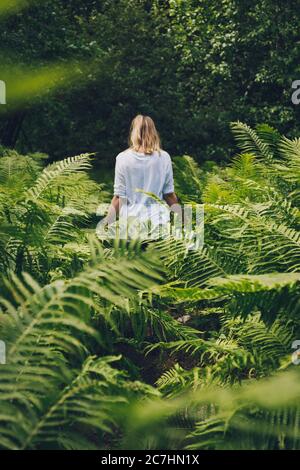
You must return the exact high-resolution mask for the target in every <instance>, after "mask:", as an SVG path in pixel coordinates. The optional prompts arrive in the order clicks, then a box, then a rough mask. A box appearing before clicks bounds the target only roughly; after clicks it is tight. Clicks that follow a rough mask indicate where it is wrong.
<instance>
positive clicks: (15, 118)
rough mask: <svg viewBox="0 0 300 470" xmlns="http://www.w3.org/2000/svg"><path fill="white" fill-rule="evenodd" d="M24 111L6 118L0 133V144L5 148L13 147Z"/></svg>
mask: <svg viewBox="0 0 300 470" xmlns="http://www.w3.org/2000/svg"><path fill="white" fill-rule="evenodd" d="M25 114H26V111H16V112H14V113H13V114H11V115H9V116H8V117H7V121H6V123H5V124H4V126H3V128H2V132H1V139H0V140H1V144H2V145H4V146H5V147H15V145H16V143H17V141H18V137H19V134H20V130H21V128H22V124H23V121H24V118H25Z"/></svg>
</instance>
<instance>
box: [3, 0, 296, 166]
mask: <svg viewBox="0 0 300 470" xmlns="http://www.w3.org/2000/svg"><path fill="white" fill-rule="evenodd" d="M2 5H3V6H2ZM298 10H299V2H298V1H297V0H289V1H288V2H285V1H282V0H242V1H241V0H184V1H183V0H101V1H100V0H84V1H83V0H68V1H67V2H63V1H61V0H43V1H41V0H14V1H11V0H10V1H7V0H2V1H1V7H0V15H1V28H0V44H1V47H0V63H1V71H0V73H1V76H0V79H2V80H5V81H6V82H7V84H8V99H7V102H8V104H7V106H6V107H3V106H2V107H0V113H1V114H0V141H1V143H2V144H3V145H6V146H16V147H17V149H18V150H19V151H20V153H24V154H27V153H29V152H33V151H43V152H45V153H47V154H49V155H50V156H51V159H58V158H59V159H61V158H63V157H64V156H65V155H76V154H78V153H85V152H98V159H99V161H100V163H101V164H103V165H106V166H110V167H112V166H113V162H114V157H115V155H116V154H117V153H119V152H120V150H121V149H122V148H124V145H125V142H126V139H127V132H128V127H129V123H130V121H131V119H132V118H133V117H134V116H135V115H136V114H137V113H139V112H141V113H142V114H149V115H151V116H152V117H153V118H154V119H155V121H156V122H157V124H158V128H159V129H160V132H161V134H162V138H163V143H164V146H165V148H166V149H167V150H168V151H169V152H170V153H171V154H172V155H182V154H184V153H187V154H189V155H192V156H193V157H194V158H195V159H196V160H197V161H198V162H203V161H205V160H214V161H219V162H220V161H223V160H225V159H227V160H228V158H229V156H230V154H231V150H232V149H233V140H232V138H231V135H230V133H229V132H228V125H229V122H231V121H236V120H241V121H243V122H247V123H248V124H250V125H252V126H255V125H256V124H257V123H260V122H268V123H272V125H273V126H274V127H276V128H277V129H279V130H280V132H282V133H283V134H285V135H287V136H288V137H293V136H295V135H296V136H297V135H299V131H300V128H299V122H300V119H299V118H300V115H299V110H300V107H299V106H294V105H293V104H292V103H291V94H292V88H291V86H292V82H293V81H294V80H297V79H299V76H300V70H299V60H298V59H299V57H298V56H299V53H298V50H299V31H298V30H299V17H298Z"/></svg>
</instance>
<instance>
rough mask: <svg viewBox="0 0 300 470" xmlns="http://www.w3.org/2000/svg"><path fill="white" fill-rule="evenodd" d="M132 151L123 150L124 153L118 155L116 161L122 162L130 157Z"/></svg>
mask: <svg viewBox="0 0 300 470" xmlns="http://www.w3.org/2000/svg"><path fill="white" fill-rule="evenodd" d="M130 153H131V151H130V149H126V150H123V151H122V152H120V153H118V155H117V156H116V160H118V161H119V160H122V159H124V158H126V157H128V155H130Z"/></svg>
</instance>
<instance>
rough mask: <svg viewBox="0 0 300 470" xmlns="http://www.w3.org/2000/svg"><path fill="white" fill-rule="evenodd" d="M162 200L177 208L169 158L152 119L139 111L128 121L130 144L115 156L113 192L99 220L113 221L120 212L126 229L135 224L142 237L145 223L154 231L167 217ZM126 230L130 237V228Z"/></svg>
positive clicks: (138, 234) (167, 219)
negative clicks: (106, 208) (105, 214)
mask: <svg viewBox="0 0 300 470" xmlns="http://www.w3.org/2000/svg"><path fill="white" fill-rule="evenodd" d="M163 201H165V202H166V203H167V204H168V206H169V207H170V208H171V210H173V211H175V212H177V211H178V199H177V197H176V194H175V192H174V182H173V171H172V162H171V158H170V155H169V154H168V153H167V152H165V151H164V150H162V149H161V144H160V138H159V135H158V132H157V130H156V127H155V124H154V122H153V120H152V119H151V118H150V117H149V116H142V115H138V116H136V117H135V118H134V119H133V121H132V123H131V128H130V135H129V148H128V149H127V150H125V151H124V152H122V153H120V154H119V155H118V156H117V158H116V166H115V181H114V196H113V198H112V201H111V205H110V208H109V211H108V214H107V216H106V218H105V219H104V220H103V221H102V224H103V223H104V224H112V223H113V222H115V220H116V216H117V214H119V218H120V221H123V227H124V221H126V223H125V225H126V229H128V228H129V229H130V227H133V226H134V227H135V229H134V234H135V235H134V238H136V237H138V238H145V233H144V229H145V227H146V226H147V230H148V229H149V226H150V232H151V234H152V235H153V233H154V232H155V231H156V229H157V228H158V227H160V228H161V227H164V226H167V225H168V223H169V220H170V211H169V209H168V208H167V207H166V205H165V204H164V203H163ZM149 223H150V224H149ZM142 228H143V229H142ZM141 230H143V234H141ZM129 232H130V233H129V237H131V238H133V236H132V234H133V231H132V230H131V231H130V230H129ZM127 235H128V231H127Z"/></svg>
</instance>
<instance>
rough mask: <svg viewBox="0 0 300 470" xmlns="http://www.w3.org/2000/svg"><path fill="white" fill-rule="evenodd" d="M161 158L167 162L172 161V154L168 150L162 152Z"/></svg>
mask: <svg viewBox="0 0 300 470" xmlns="http://www.w3.org/2000/svg"><path fill="white" fill-rule="evenodd" d="M160 156H161V157H163V158H164V159H165V160H171V157H170V154H169V153H168V152H167V151H166V150H160Z"/></svg>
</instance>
